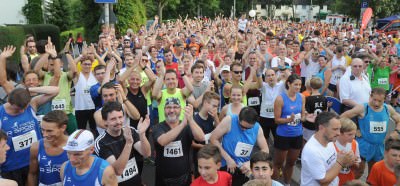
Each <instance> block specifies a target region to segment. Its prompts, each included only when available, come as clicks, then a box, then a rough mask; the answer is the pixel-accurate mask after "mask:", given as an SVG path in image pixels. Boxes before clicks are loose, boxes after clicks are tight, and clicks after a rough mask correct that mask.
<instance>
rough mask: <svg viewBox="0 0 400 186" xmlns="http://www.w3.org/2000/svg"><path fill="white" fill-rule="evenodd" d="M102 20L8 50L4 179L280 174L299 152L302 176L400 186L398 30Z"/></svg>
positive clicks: (211, 181) (4, 62)
mask: <svg viewBox="0 0 400 186" xmlns="http://www.w3.org/2000/svg"><path fill="white" fill-rule="evenodd" d="M100 29H101V34H100V35H99V37H98V41H96V42H95V43H87V42H86V41H85V38H83V37H82V35H81V34H79V35H78V37H77V38H73V37H70V38H69V40H68V41H66V43H65V47H64V48H63V49H62V50H60V51H57V50H56V47H55V44H54V43H52V39H51V38H50V37H49V38H48V39H46V40H38V39H37V38H35V37H34V36H33V35H27V36H26V38H25V42H24V43H21V46H12V45H8V46H6V47H4V48H3V49H2V51H1V53H0V85H1V88H0V101H1V106H0V128H1V131H0V163H1V167H0V170H1V177H2V178H1V179H0V184H1V185H17V184H18V185H20V186H21V185H23V186H24V185H28V186H36V185H41V186H44V185H51V186H58V185H77V186H78V185H80V186H81V185H88V186H89V185H129V186H132V185H144V180H143V179H142V177H146V176H145V175H143V174H145V173H144V172H143V167H144V166H145V165H148V164H149V165H153V164H154V166H155V173H154V175H152V176H151V177H152V179H154V180H155V185H156V186H189V185H192V186H203V185H218V186H225V185H229V186H231V185H234V186H236V185H240V186H242V185H247V186H252V185H267V186H271V185H272V186H280V185H290V184H291V182H292V178H293V172H294V167H295V165H296V162H297V163H300V164H301V175H300V176H301V183H299V184H301V185H304V186H312V185H332V186H333V185H365V184H366V183H368V184H370V185H376V186H392V185H396V184H397V185H400V181H399V179H398V178H399V176H400V138H399V136H400V135H399V134H400V115H399V114H398V112H396V109H397V110H398V109H399V107H400V105H399V101H398V93H399V91H400V89H399V87H400V64H399V63H398V61H399V55H400V43H399V40H400V33H397V34H394V35H386V34H385V33H378V32H377V31H376V30H374V29H371V28H367V29H366V30H363V32H360V31H359V30H357V29H355V27H353V25H352V24H336V25H333V24H327V23H322V22H303V23H292V22H287V21H280V20H269V19H267V20H266V19H247V18H246V17H245V16H241V17H240V18H238V19H235V20H233V19H230V18H224V17H221V16H217V17H216V18H214V19H210V18H202V19H200V18H199V19H188V18H185V19H183V18H180V19H177V20H176V21H169V22H164V23H161V22H159V20H158V17H157V16H156V17H155V21H154V23H153V24H152V25H151V26H150V27H149V28H146V27H145V26H141V29H140V30H139V31H137V32H134V31H133V30H132V29H128V30H127V31H126V32H125V33H116V31H115V29H114V27H113V26H102V27H101V28H100ZM16 47H20V50H19V51H20V53H16V52H15V51H16ZM16 55H19V56H18V59H20V61H12V60H11V59H12V56H16ZM10 60H11V61H10ZM11 63H18V64H19V65H18V66H16V65H10V64H11ZM391 120H392V122H391ZM390 123H394V124H395V126H394V128H395V130H394V131H392V130H390V128H393V126H390ZM364 170H366V171H367V172H365V171H364ZM363 175H367V179H366V180H363V179H360V178H361V177H362V176H363Z"/></svg>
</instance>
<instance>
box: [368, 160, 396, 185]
mask: <svg viewBox="0 0 400 186" xmlns="http://www.w3.org/2000/svg"><path fill="white" fill-rule="evenodd" d="M367 182H368V183H369V184H370V185H372V186H384V185H388V186H389V185H394V184H396V176H395V175H394V173H393V172H392V171H390V170H389V169H388V168H387V167H386V165H385V162H384V161H383V160H381V161H379V162H377V163H375V164H374V166H372V169H371V173H370V174H369V176H368V180H367Z"/></svg>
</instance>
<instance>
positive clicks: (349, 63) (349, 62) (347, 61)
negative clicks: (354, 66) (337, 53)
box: [344, 55, 351, 67]
mask: <svg viewBox="0 0 400 186" xmlns="http://www.w3.org/2000/svg"><path fill="white" fill-rule="evenodd" d="M344 58H346V66H347V67H348V66H350V65H351V57H350V56H348V55H345V56H344Z"/></svg>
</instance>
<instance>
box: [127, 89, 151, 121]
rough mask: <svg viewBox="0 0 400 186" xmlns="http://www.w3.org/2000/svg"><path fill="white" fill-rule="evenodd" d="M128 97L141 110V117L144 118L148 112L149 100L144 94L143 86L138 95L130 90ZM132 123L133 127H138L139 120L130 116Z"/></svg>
mask: <svg viewBox="0 0 400 186" xmlns="http://www.w3.org/2000/svg"><path fill="white" fill-rule="evenodd" d="M126 97H127V99H128V100H129V101H130V102H131V103H132V104H133V105H134V106H135V107H136V108H137V109H138V110H139V114H140V117H142V118H143V119H144V118H145V117H146V114H147V100H146V97H145V96H144V95H143V93H142V90H141V88H139V92H138V94H136V95H134V94H133V93H132V92H131V91H130V90H128V95H127V96H126ZM130 123H131V126H132V127H135V128H137V125H138V123H139V120H133V119H132V118H130Z"/></svg>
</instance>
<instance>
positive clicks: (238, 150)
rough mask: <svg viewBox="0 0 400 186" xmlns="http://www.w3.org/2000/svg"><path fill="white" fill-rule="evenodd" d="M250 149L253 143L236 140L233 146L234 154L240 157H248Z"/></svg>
mask: <svg viewBox="0 0 400 186" xmlns="http://www.w3.org/2000/svg"><path fill="white" fill-rule="evenodd" d="M252 150H253V145H250V144H247V143H242V142H238V143H237V144H236V147H235V156H236V157H242V158H245V157H249V156H250V154H251V151H252Z"/></svg>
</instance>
